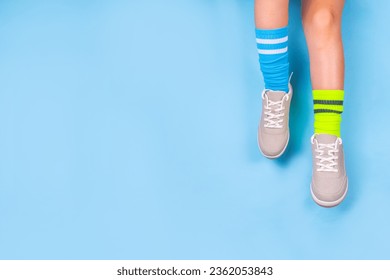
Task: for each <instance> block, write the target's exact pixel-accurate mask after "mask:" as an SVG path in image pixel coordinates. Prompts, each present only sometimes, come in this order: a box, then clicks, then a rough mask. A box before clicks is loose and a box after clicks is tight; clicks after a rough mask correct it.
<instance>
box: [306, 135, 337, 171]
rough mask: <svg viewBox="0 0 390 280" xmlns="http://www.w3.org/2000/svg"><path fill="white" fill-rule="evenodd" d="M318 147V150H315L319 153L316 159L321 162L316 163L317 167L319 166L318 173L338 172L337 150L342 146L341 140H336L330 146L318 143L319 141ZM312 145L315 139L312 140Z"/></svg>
mask: <svg viewBox="0 0 390 280" xmlns="http://www.w3.org/2000/svg"><path fill="white" fill-rule="evenodd" d="M315 141H316V145H317V148H316V149H315V152H316V153H317V154H316V156H315V158H316V159H318V160H319V161H317V162H316V165H317V166H318V168H317V171H320V172H338V169H337V165H338V163H337V159H338V158H339V157H338V152H339V149H338V148H337V146H338V144H341V140H340V138H338V139H337V140H336V142H334V143H330V144H322V143H318V141H317V140H315ZM312 143H314V138H312ZM326 149H327V150H328V152H327V153H326V154H325V150H326Z"/></svg>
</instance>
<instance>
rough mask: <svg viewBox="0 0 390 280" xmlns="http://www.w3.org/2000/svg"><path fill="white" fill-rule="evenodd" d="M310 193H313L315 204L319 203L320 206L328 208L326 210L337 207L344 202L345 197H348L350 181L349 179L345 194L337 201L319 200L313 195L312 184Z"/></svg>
mask: <svg viewBox="0 0 390 280" xmlns="http://www.w3.org/2000/svg"><path fill="white" fill-rule="evenodd" d="M310 192H311V196H312V198H313V200H314V202H315V203H317V204H318V205H319V206H322V207H326V208H331V207H335V206H337V205H339V204H340V203H341V202H342V201H343V200H344V198H345V196H346V195H347V192H348V179H347V187H346V188H345V192H344V193H343V195H342V196H341V197H340V198H339V199H337V200H335V201H323V200H320V199H318V198H317V197H316V196H315V195H314V193H313V188H312V185H311V184H310Z"/></svg>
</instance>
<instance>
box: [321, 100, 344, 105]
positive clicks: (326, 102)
mask: <svg viewBox="0 0 390 280" xmlns="http://www.w3.org/2000/svg"><path fill="white" fill-rule="evenodd" d="M313 103H314V104H323V105H343V103H344V101H342V100H313Z"/></svg>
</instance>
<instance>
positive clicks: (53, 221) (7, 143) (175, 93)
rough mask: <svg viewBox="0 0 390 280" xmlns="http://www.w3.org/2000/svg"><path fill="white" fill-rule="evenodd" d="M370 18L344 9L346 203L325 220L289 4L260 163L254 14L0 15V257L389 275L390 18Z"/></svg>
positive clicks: (182, 7)
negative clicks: (274, 265)
mask: <svg viewBox="0 0 390 280" xmlns="http://www.w3.org/2000/svg"><path fill="white" fill-rule="evenodd" d="M372 3H373V1H370V0H354V1H347V3H346V7H345V14H344V22H343V23H344V25H343V31H344V32H343V34H344V45H345V49H346V65H347V68H346V69H347V70H346V88H345V89H346V102H345V113H344V115H343V116H344V121H343V139H344V143H345V150H346V151H345V152H346V156H347V169H348V173H349V178H350V191H349V194H348V197H347V198H346V200H345V202H344V203H343V204H342V205H341V206H339V207H337V208H334V209H323V208H320V207H318V206H317V205H316V204H314V202H313V201H312V200H311V197H310V192H309V183H310V175H311V154H310V153H311V151H310V136H311V133H312V121H313V117H312V100H311V92H310V83H309V69H308V56H307V49H306V45H305V41H304V37H303V33H302V28H301V23H300V4H299V1H293V2H292V3H291V18H290V57H291V68H292V69H291V70H292V71H294V73H295V74H294V77H293V84H294V86H295V95H294V99H293V103H292V113H291V114H292V116H291V127H292V139H291V144H290V146H289V149H288V151H287V153H286V155H285V156H284V157H283V158H282V159H280V160H277V161H270V160H267V159H265V158H263V157H262V156H261V155H260V153H259V151H258V149H257V143H256V131H257V122H258V118H259V115H260V102H261V101H260V91H261V90H262V84H263V82H262V78H261V75H260V71H259V66H258V61H257V53H256V44H255V38H254V26H253V2H252V0H186V1H183V0H164V1H163V0H161V1H158V0H149V1H125V0H115V1H102V0H101V1H76V0H69V1H49V0H47V1H44V0H39V1H38V0H37V1H27V0H26V1H22V0H12V1H11V0H2V1H1V2H0V258H1V259H388V258H389V257H390V244H389V236H390V225H389V213H390V203H389V195H390V188H389V186H390V182H389V181H390V180H389V170H388V168H389V163H390V161H389V156H390V148H389V147H390V146H389V144H388V143H389V141H388V139H389V132H388V129H389V128H388V127H389V125H388V121H389V115H390V112H389V110H388V104H389V102H390V94H389V92H388V88H389V62H390V56H389V54H388V47H389V44H390V35H389V31H388V26H389V24H390V18H389V16H388V13H389V11H390V4H389V1H385V0H382V1H379V0H378V1H375V5H373V4H372Z"/></svg>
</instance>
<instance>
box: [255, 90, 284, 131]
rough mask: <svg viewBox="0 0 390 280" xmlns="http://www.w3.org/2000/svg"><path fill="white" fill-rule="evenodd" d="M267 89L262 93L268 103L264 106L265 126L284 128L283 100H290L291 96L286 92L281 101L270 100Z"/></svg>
mask: <svg viewBox="0 0 390 280" xmlns="http://www.w3.org/2000/svg"><path fill="white" fill-rule="evenodd" d="M265 93H266V91H265V90H264V91H263V93H262V95H261V96H262V98H263V99H266V105H265V107H264V109H265V111H264V114H265V117H264V122H265V124H264V127H269V128H283V117H284V109H285V107H284V106H283V102H284V101H285V100H286V101H287V100H288V98H289V96H288V94H286V95H285V96H284V97H283V98H282V100H280V101H272V100H269V98H268V96H266V94H265Z"/></svg>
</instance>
